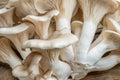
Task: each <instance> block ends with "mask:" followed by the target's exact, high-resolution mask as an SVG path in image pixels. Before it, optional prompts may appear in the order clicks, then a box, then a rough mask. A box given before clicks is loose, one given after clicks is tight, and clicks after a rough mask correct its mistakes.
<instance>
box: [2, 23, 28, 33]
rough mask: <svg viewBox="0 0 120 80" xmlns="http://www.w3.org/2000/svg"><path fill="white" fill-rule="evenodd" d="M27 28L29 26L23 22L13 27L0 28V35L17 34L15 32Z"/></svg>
mask: <svg viewBox="0 0 120 80" xmlns="http://www.w3.org/2000/svg"><path fill="white" fill-rule="evenodd" d="M28 28H29V26H27V25H26V24H24V23H22V24H20V25H17V26H15V27H9V28H0V35H9V34H17V33H20V32H23V31H25V30H27V29H28Z"/></svg>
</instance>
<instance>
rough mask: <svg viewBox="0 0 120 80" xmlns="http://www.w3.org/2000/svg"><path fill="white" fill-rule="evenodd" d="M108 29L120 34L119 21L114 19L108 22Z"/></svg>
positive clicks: (109, 19)
mask: <svg viewBox="0 0 120 80" xmlns="http://www.w3.org/2000/svg"><path fill="white" fill-rule="evenodd" d="M106 24H107V29H108V30H112V31H115V32H118V33H120V25H119V23H118V22H117V21H115V20H114V19H112V18H108V19H107V20H106Z"/></svg>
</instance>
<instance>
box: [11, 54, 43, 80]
mask: <svg viewBox="0 0 120 80" xmlns="http://www.w3.org/2000/svg"><path fill="white" fill-rule="evenodd" d="M41 58H42V57H41V55H40V54H39V53H37V52H32V53H31V54H30V55H28V56H27V58H26V59H25V60H24V61H23V63H22V64H21V65H18V66H16V67H15V68H14V69H13V71H12V73H13V75H14V76H15V77H18V78H20V79H21V80H22V79H24V78H25V79H26V78H28V79H27V80H34V79H35V77H36V76H37V75H39V74H40V72H39V61H40V60H41Z"/></svg>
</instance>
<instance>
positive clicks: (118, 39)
mask: <svg viewBox="0 0 120 80" xmlns="http://www.w3.org/2000/svg"><path fill="white" fill-rule="evenodd" d="M103 39H104V40H105V41H107V44H112V45H114V47H117V48H119V49H120V34H119V33H117V32H114V31H111V30H105V31H104V32H103ZM112 47H113V46H112Z"/></svg>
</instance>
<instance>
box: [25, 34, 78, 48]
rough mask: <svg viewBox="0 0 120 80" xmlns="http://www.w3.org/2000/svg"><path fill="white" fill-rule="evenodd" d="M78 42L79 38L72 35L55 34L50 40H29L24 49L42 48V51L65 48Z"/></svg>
mask: <svg viewBox="0 0 120 80" xmlns="http://www.w3.org/2000/svg"><path fill="white" fill-rule="evenodd" d="M77 40H78V38H77V37H76V36H75V35H73V34H70V33H65V34H56V33H54V34H53V36H52V38H51V39H48V40H39V39H33V40H28V41H26V42H25V43H24V44H23V48H40V49H54V48H64V47H67V46H69V45H71V44H73V43H74V42H76V41H77Z"/></svg>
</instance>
